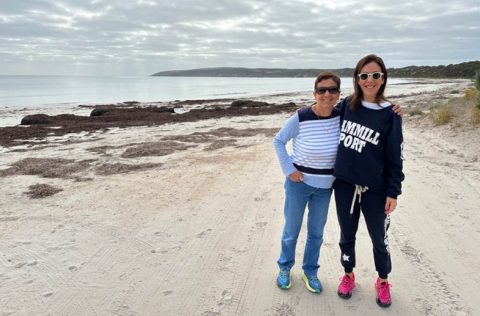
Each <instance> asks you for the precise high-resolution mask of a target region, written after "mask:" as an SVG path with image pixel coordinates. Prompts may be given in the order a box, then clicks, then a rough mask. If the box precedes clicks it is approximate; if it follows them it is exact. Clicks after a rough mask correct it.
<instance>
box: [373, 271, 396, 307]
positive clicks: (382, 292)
mask: <svg viewBox="0 0 480 316" xmlns="http://www.w3.org/2000/svg"><path fill="white" fill-rule="evenodd" d="M375 290H377V304H378V306H381V307H388V306H390V305H391V304H392V297H391V296H390V283H388V281H386V282H381V281H380V278H377V281H376V282H375Z"/></svg>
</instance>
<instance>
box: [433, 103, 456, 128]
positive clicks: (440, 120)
mask: <svg viewBox="0 0 480 316" xmlns="http://www.w3.org/2000/svg"><path fill="white" fill-rule="evenodd" d="M452 117H453V114H452V111H451V109H450V107H449V106H448V105H445V106H442V107H440V108H438V109H437V110H436V111H435V112H434V115H433V121H434V123H435V124H436V125H445V124H447V123H449V122H450V121H451V120H452Z"/></svg>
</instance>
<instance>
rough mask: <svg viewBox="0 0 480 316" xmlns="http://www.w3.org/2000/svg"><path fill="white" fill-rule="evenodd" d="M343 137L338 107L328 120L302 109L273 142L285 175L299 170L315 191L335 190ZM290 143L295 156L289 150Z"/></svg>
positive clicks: (291, 118) (290, 119)
mask: <svg viewBox="0 0 480 316" xmlns="http://www.w3.org/2000/svg"><path fill="white" fill-rule="evenodd" d="M339 137H340V110H339V109H337V108H334V109H333V111H332V114H331V115H330V116H328V117H318V116H317V115H316V114H315V113H314V112H313V110H312V108H311V107H306V108H302V109H300V110H299V111H298V112H296V113H295V114H294V115H292V116H291V117H290V118H289V119H288V120H287V121H286V123H285V125H284V126H283V127H282V129H281V130H280V131H279V132H278V133H277V135H276V136H275V138H274V140H273V144H274V146H275V150H276V152H277V156H278V160H279V161H280V166H281V167H282V171H283V173H284V174H285V176H287V177H288V176H289V175H290V174H292V173H293V172H295V171H296V170H299V171H300V172H301V173H302V175H303V182H304V183H306V184H308V185H310V186H312V187H315V188H324V189H327V188H331V187H332V184H333V181H334V180H335V178H334V177H333V167H334V165H335V159H336V157H337V148H338V140H339ZM290 140H292V154H291V155H289V153H288V151H287V147H286V145H287V143H288V142H289V141H290Z"/></svg>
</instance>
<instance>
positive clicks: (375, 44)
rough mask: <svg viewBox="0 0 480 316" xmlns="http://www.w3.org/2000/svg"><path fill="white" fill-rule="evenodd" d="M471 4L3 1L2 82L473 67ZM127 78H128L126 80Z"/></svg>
mask: <svg viewBox="0 0 480 316" xmlns="http://www.w3.org/2000/svg"><path fill="white" fill-rule="evenodd" d="M479 16H480V7H479V4H478V0H457V1H455V2H451V3H442V2H439V1H434V0H428V1H406V2H399V3H392V2H391V1H389V0H379V1H374V2H370V3H365V2H359V1H352V0H337V1H334V2H332V1H320V0H316V1H310V0H296V1H294V0H289V1H287V0H278V1H265V0H259V1H252V0H237V1H231V0H215V1H214V0H204V1H200V0H181V1H176V2H167V1H160V0H120V1H107V0H90V1H84V0H82V1H80V0H63V1H62V0H56V1H53V0H43V1H41V0H22V1H17V0H2V7H1V9H0V67H1V68H0V69H2V70H1V72H2V73H5V74H8V73H9V74H13V73H20V74H31V73H32V74H33V73H38V74H72V73H73V74H103V75H118V74H128V75H132V74H133V75H148V74H151V73H154V72H157V71H161V70H169V69H188V68H198V67H215V66H243V67H285V68H310V67H315V68H337V67H352V66H353V65H354V64H355V62H356V60H357V59H358V58H360V57H362V56H363V55H364V54H366V53H371V52H374V53H377V54H379V55H381V56H382V57H384V59H385V61H386V62H387V65H388V66H392V67H401V66H407V65H412V64H416V65H437V64H448V63H457V62H463V61H469V60H478V59H479V55H478V52H479V51H480V38H479V37H480V35H479V34H480V32H479V31H480V22H478V21H479ZM125 72H128V73H125Z"/></svg>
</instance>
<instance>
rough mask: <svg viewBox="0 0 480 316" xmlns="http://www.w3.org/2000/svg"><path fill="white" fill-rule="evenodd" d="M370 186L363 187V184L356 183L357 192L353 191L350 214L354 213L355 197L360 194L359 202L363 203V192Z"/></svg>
mask: <svg viewBox="0 0 480 316" xmlns="http://www.w3.org/2000/svg"><path fill="white" fill-rule="evenodd" d="M367 190H368V187H362V186H361V185H357V184H355V192H353V200H352V206H351V207H350V214H353V209H354V207H355V199H356V198H357V195H358V203H362V193H364V192H366V191H367Z"/></svg>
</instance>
